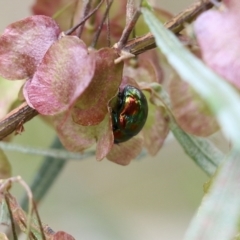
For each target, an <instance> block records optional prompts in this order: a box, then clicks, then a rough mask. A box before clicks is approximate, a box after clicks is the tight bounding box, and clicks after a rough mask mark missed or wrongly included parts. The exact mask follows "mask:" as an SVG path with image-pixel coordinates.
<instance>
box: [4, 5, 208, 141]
mask: <svg viewBox="0 0 240 240" xmlns="http://www.w3.org/2000/svg"><path fill="white" fill-rule="evenodd" d="M212 6H213V4H212V3H211V2H210V0H199V1H197V2H196V3H194V4H192V5H191V6H190V7H188V8H187V9H186V10H184V11H183V12H181V13H180V14H178V15H177V16H176V17H174V18H173V19H172V20H170V21H168V22H167V23H166V24H165V26H166V28H168V29H170V30H172V31H173V32H174V33H178V32H180V31H181V30H182V29H183V28H184V23H186V22H191V21H193V19H194V18H195V17H196V16H198V15H199V14H200V13H201V12H202V11H204V10H206V9H209V8H211V7H212ZM88 16H89V15H88ZM88 16H87V17H86V18H88ZM85 21H86V20H85ZM155 47H156V44H155V40H154V38H153V35H152V34H151V33H148V34H146V35H144V36H141V37H138V38H135V39H132V40H129V41H128V42H127V44H126V45H125V47H124V48H123V49H122V50H123V51H126V52H129V53H130V54H133V55H138V54H140V53H143V52H145V51H147V50H149V49H152V48H155ZM37 114H38V113H37V111H36V110H34V109H32V108H30V107H29V106H28V105H27V104H26V103H24V104H23V105H21V106H20V107H19V108H16V109H14V110H13V111H12V112H10V113H9V114H8V115H7V116H6V117H5V118H4V119H3V120H2V121H0V140H2V139H3V138H5V137H7V136H8V135H9V134H11V133H12V132H14V131H15V130H16V129H17V128H18V127H19V126H20V125H21V124H24V123H25V122H27V121H29V120H30V119H32V118H33V117H35V116H36V115H37Z"/></svg>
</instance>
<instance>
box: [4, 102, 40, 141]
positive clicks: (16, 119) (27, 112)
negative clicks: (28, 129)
mask: <svg viewBox="0 0 240 240" xmlns="http://www.w3.org/2000/svg"><path fill="white" fill-rule="evenodd" d="M37 114H38V112H37V111H36V110H35V109H32V108H31V107H29V106H28V105H27V103H26V102H25V103H23V104H22V105H21V106H19V107H18V108H15V109H14V110H13V111H11V112H10V113H9V114H8V115H7V116H6V117H5V118H4V119H2V120H1V122H0V140H2V139H3V138H5V137H7V136H8V135H9V134H11V133H12V132H14V131H15V130H16V131H18V129H21V128H22V126H23V124H24V123H25V122H27V121H29V120H30V119H32V118H33V117H35V116H36V115H37Z"/></svg>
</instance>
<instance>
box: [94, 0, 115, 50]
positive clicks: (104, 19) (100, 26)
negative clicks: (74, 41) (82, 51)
mask: <svg viewBox="0 0 240 240" xmlns="http://www.w3.org/2000/svg"><path fill="white" fill-rule="evenodd" d="M113 1H114V0H111V1H110V2H109V3H108V5H107V8H106V10H105V13H104V15H103V19H102V21H101V23H100V24H99V26H98V29H97V31H96V33H95V35H94V37H93V41H92V43H91V47H92V48H95V46H96V44H97V41H98V38H99V36H100V33H101V31H102V28H103V24H104V22H105V21H106V19H107V17H108V14H109V10H110V8H111V6H112V4H113Z"/></svg>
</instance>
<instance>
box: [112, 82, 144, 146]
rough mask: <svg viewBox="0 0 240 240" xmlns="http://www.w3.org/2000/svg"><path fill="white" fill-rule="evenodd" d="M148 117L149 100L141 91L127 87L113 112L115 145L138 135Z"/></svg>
mask: <svg viewBox="0 0 240 240" xmlns="http://www.w3.org/2000/svg"><path fill="white" fill-rule="evenodd" d="M147 116H148V103H147V99H146V97H145V96H144V94H143V93H142V91H141V90H139V89H137V88H136V87H133V86H130V85H127V86H126V87H125V88H124V89H123V90H122V91H121V92H120V91H119V94H118V101H117V105H116V107H115V108H114V109H113V110H112V125H113V134H114V143H121V142H125V141H127V140H129V139H130V138H132V137H133V136H135V135H137V134H138V133H139V132H140V131H141V130H142V128H143V126H144V124H145V122H146V120H147Z"/></svg>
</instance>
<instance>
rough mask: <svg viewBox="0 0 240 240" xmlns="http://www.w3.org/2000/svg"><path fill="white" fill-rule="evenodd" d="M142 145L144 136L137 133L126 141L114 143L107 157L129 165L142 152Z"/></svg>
mask: <svg viewBox="0 0 240 240" xmlns="http://www.w3.org/2000/svg"><path fill="white" fill-rule="evenodd" d="M142 147H143V138H142V137H141V136H140V135H137V136H135V137H133V138H131V139H130V140H128V141H126V142H123V143H119V144H114V145H113V148H112V149H111V151H110V152H109V153H108V155H107V159H108V160H110V161H112V162H115V163H117V164H120V165H123V166H125V165H128V164H129V163H130V162H131V160H133V159H135V158H136V157H137V156H138V155H139V154H140V152H141V151H142Z"/></svg>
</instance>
